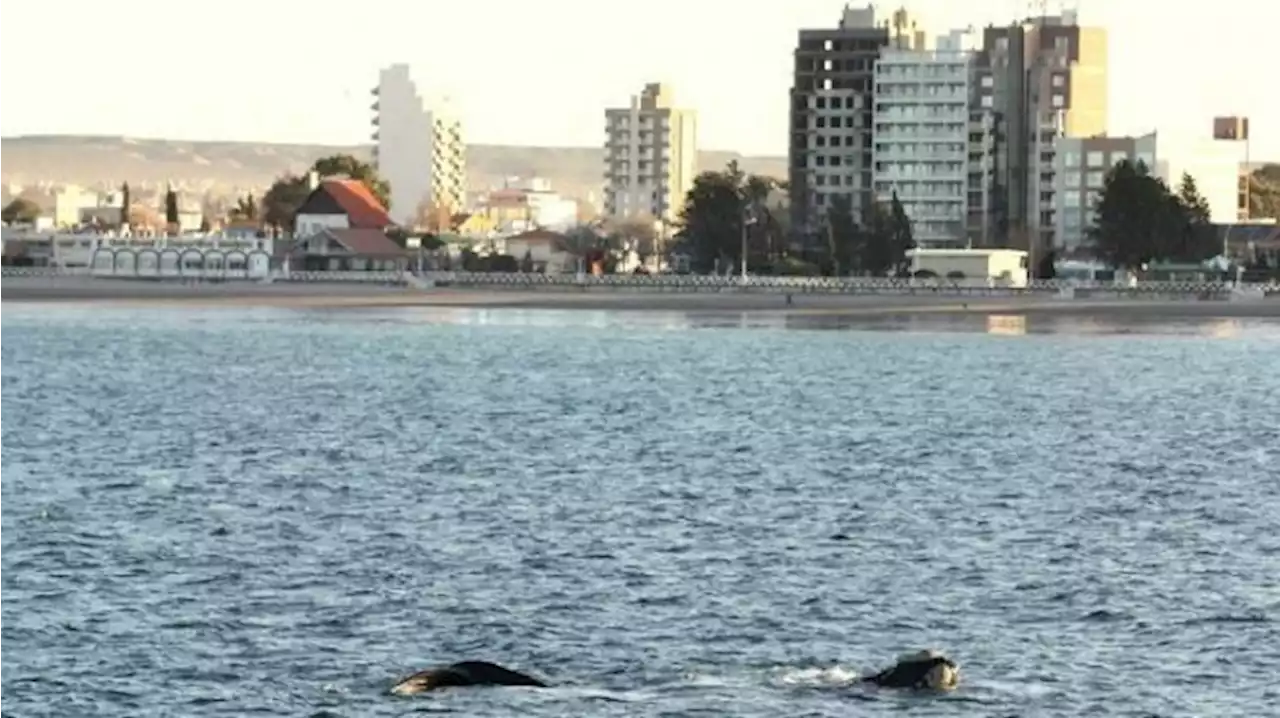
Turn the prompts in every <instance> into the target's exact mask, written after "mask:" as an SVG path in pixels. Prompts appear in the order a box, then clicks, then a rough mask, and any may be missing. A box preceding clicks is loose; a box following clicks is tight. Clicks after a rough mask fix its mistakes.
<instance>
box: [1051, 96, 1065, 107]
mask: <svg viewBox="0 0 1280 718" xmlns="http://www.w3.org/2000/svg"><path fill="white" fill-rule="evenodd" d="M1066 104H1067V98H1065V97H1063V96H1062V95H1054V96H1053V106H1054V107H1058V108H1061V107H1065V106H1066Z"/></svg>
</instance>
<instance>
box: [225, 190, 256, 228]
mask: <svg viewBox="0 0 1280 718" xmlns="http://www.w3.org/2000/svg"><path fill="white" fill-rule="evenodd" d="M228 217H229V219H231V220H232V221H236V222H252V221H256V220H257V219H258V201H257V200H256V199H254V197H253V193H252V192H251V193H249V194H247V195H245V196H244V197H241V198H239V199H237V200H236V204H235V206H234V207H232V208H231V211H230V212H229V213H228Z"/></svg>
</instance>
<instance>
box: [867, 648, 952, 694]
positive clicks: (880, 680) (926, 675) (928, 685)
mask: <svg viewBox="0 0 1280 718" xmlns="http://www.w3.org/2000/svg"><path fill="white" fill-rule="evenodd" d="M958 680H959V666H958V665H956V662H955V661H953V660H951V659H950V658H947V657H946V656H943V655H942V654H939V653H934V652H932V651H922V652H921V653H919V654H915V655H908V656H903V657H902V658H900V659H898V663H897V664H896V665H894V666H893V667H892V668H886V669H885V670H883V671H880V672H879V673H876V674H875V675H871V676H867V677H865V678H863V679H862V682H863V683H872V684H875V685H877V686H880V687H881V688H906V689H914V690H952V689H954V688H955V684H956V683H957V682H958Z"/></svg>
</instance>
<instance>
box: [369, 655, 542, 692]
mask: <svg viewBox="0 0 1280 718" xmlns="http://www.w3.org/2000/svg"><path fill="white" fill-rule="evenodd" d="M459 686H534V687H537V688H546V687H547V684H546V683H544V682H542V681H540V680H538V679H537V678H534V677H533V676H528V675H525V674H523V673H520V672H519V671H513V670H511V669H510V668H503V667H502V666H500V665H498V664H496V663H489V662H488V661H462V662H461V663H454V664H452V665H448V666H443V667H440V668H428V669H427V670H425V671H418V672H417V673H414V674H413V675H411V676H407V677H405V678H402V679H400V680H399V681H397V682H396V684H395V685H394V686H392V688H391V692H392V693H395V694H398V695H414V694H417V693H427V692H429V691H434V690H439V689H441V688H452V687H459Z"/></svg>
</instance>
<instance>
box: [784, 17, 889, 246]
mask: <svg viewBox="0 0 1280 718" xmlns="http://www.w3.org/2000/svg"><path fill="white" fill-rule="evenodd" d="M905 30H906V32H905V33H904V34H906V35H907V36H908V37H914V32H913V31H912V29H911V28H909V27H908V28H905ZM889 36H890V30H889V25H888V24H887V23H886V24H884V25H881V24H879V23H877V21H876V13H875V8H874V6H867V7H865V8H850V7H846V8H845V10H844V14H843V17H842V18H841V20H840V23H839V26H838V27H836V28H832V29H806V30H800V32H799V37H798V39H797V42H796V50H795V65H794V72H793V79H792V85H791V93H790V94H791V98H790V99H791V116H790V123H789V124H790V135H791V140H790V143H789V147H788V180H789V182H790V186H791V220H792V227H793V228H795V229H796V230H797V231H799V232H801V233H803V234H804V235H805V236H810V237H813V236H816V234H817V232H818V230H819V228H820V227H821V225H822V222H823V219H824V216H825V213H826V211H827V209H828V208H829V207H830V206H831V204H832V201H833V200H832V198H833V197H834V196H845V197H848V198H849V199H850V200H851V204H852V206H853V213H854V218H855V220H858V221H860V220H861V215H862V209H863V208H864V207H865V206H866V205H867V204H868V203H869V202H870V201H871V200H872V199H873V198H874V194H873V189H874V184H873V169H874V165H873V157H872V156H873V144H872V136H873V132H874V103H873V87H874V81H875V66H876V60H877V59H878V57H879V55H880V51H881V48H883V47H884V46H885V45H887V44H888V43H889Z"/></svg>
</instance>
